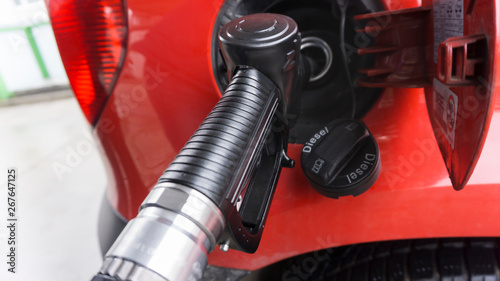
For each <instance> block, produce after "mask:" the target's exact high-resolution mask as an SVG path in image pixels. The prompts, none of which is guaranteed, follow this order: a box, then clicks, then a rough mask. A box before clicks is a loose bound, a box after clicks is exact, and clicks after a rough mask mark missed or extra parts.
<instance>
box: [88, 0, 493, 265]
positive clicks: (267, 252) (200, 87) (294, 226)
mask: <svg viewBox="0 0 500 281" xmlns="http://www.w3.org/2000/svg"><path fill="white" fill-rule="evenodd" d="M478 1H480V0H478ZM396 2H397V3H400V4H397V3H396ZM214 3H215V4H214ZM385 3H386V5H387V6H389V7H391V8H396V7H397V8H409V7H415V6H418V1H385ZM220 4H221V1H217V2H212V1H199V0H197V1H196V0H177V1H163V0H161V1H148V2H147V4H145V2H141V1H139V0H129V1H128V9H129V25H130V26H129V46H128V54H127V58H126V59H125V66H124V68H123V70H122V73H121V76H120V79H119V81H118V83H117V87H116V89H115V91H114V93H113V95H112V96H111V98H110V100H109V102H108V104H107V106H106V109H105V111H104V113H103V114H102V116H101V119H100V121H99V123H98V125H97V131H96V132H97V134H98V135H99V136H100V139H101V141H102V144H103V147H104V150H105V153H106V156H107V158H108V159H109V163H110V168H111V167H112V169H111V171H112V172H111V175H112V177H111V180H110V186H109V188H108V197H109V198H110V200H111V202H112V204H113V206H114V207H115V208H117V210H118V211H119V212H120V213H121V214H123V215H124V216H125V217H126V218H128V219H131V218H132V217H133V216H134V215H135V214H136V213H137V210H138V207H139V205H140V203H141V202H142V200H143V199H144V197H145V196H146V195H147V193H148V191H149V190H150V188H151V187H152V186H153V185H154V184H155V183H156V181H157V179H158V177H159V176H160V175H161V173H162V172H163V171H164V169H165V168H166V167H167V166H168V164H169V163H170V161H171V160H172V159H173V157H174V156H175V155H176V153H177V152H178V151H179V150H180V148H181V147H182V146H183V145H184V143H185V142H186V141H187V139H188V138H189V136H190V135H191V134H192V133H193V132H194V131H195V129H196V128H197V126H198V125H199V124H200V123H201V121H202V120H203V118H204V117H205V116H206V115H207V114H208V112H209V111H210V110H211V108H212V106H213V105H214V104H215V103H216V101H217V100H218V97H219V93H218V91H217V89H216V87H215V85H214V83H213V78H212V70H211V65H210V55H209V52H210V49H209V48H210V45H211V42H210V41H211V34H212V29H211V28H212V26H213V21H214V20H215V17H216V15H217V12H218V9H219V6H220ZM495 8H496V7H495ZM496 25H498V23H496ZM364 121H365V123H366V124H367V126H368V127H369V128H370V131H371V132H372V133H373V134H374V136H375V138H376V139H377V141H378V144H379V147H380V151H381V159H382V172H381V174H380V177H379V179H378V181H377V183H376V184H375V185H374V186H373V187H372V188H371V189H370V190H369V191H368V192H366V193H365V194H363V195H361V196H359V197H356V198H341V199H339V200H333V199H328V198H325V197H323V196H321V195H319V194H317V193H316V192H315V191H314V190H313V189H312V188H311V187H310V186H309V185H308V183H307V181H306V179H305V177H304V175H303V173H302V171H301V168H300V167H298V166H297V167H295V168H294V169H284V170H283V172H282V175H281V178H280V182H279V185H278V187H277V191H276V194H275V197H274V200H273V202H272V206H271V211H270V214H269V218H268V220H267V224H266V229H265V231H264V234H263V237H262V242H261V245H260V247H259V250H258V251H257V252H256V253H255V254H253V255H249V254H243V253H240V252H236V251H232V250H230V251H229V252H228V253H222V252H220V251H219V250H216V251H215V252H214V253H212V254H211V255H210V263H211V264H214V265H219V266H225V267H232V268H241V269H257V268H260V267H263V266H265V265H268V264H270V263H273V262H276V261H279V260H281V259H284V258H287V257H290V256H293V255H297V254H300V253H304V252H309V251H313V250H317V249H321V248H326V247H332V246H339V245H344V244H351V243H359V242H368V241H379V240H391V239H402V238H423V237H449V236H500V224H498V223H496V222H497V221H498V218H499V215H500V204H499V203H498V202H500V184H499V183H500V173H499V172H498V171H500V161H499V160H500V159H499V158H498V157H497V156H496V155H498V150H499V144H500V101H499V100H497V103H496V108H495V111H494V112H493V121H492V124H491V129H490V134H489V136H488V138H487V140H486V143H485V146H484V149H483V156H482V157H481V158H480V159H479V162H478V166H477V168H476V171H475V174H474V176H473V177H472V178H471V179H470V181H469V185H468V187H467V188H466V189H465V190H464V191H461V192H456V191H454V190H453V188H452V187H451V183H450V180H449V178H448V173H447V171H446V168H445V165H444V163H443V160H442V157H441V154H440V152H439V149H438V146H437V143H436V140H435V138H434V135H433V132H432V128H431V124H430V120H429V117H428V114H427V110H426V104H425V97H424V93H423V90H422V89H412V90H409V89H397V90H392V89H388V90H386V92H385V93H384V94H383V96H382V97H381V99H380V100H379V101H378V102H377V104H376V105H375V107H374V108H373V110H372V111H371V112H370V113H369V114H368V115H367V116H366V117H365V118H364ZM300 150H301V147H300V146H298V145H290V148H289V153H290V156H291V157H292V158H294V159H295V160H299V159H300ZM296 162H297V163H300V161H296Z"/></svg>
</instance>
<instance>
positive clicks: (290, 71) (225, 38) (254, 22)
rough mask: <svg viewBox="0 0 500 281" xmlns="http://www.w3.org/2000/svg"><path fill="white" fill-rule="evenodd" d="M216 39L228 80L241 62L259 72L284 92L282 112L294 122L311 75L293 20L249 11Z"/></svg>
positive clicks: (277, 15)
mask: <svg viewBox="0 0 500 281" xmlns="http://www.w3.org/2000/svg"><path fill="white" fill-rule="evenodd" d="M219 43H220V44H219V46H220V49H221V52H222V55H223V57H224V61H225V63H226V66H227V69H228V75H229V81H231V78H232V77H233V75H234V73H235V72H236V71H237V70H238V69H239V68H241V67H244V66H251V67H253V68H255V69H257V70H258V71H260V72H262V73H263V74H264V75H265V76H267V77H269V78H270V79H271V80H272V81H275V83H276V86H278V88H279V89H280V91H281V93H282V94H283V96H284V100H283V104H282V105H281V106H284V107H285V109H284V110H282V112H283V113H285V114H286V116H287V118H288V120H289V121H290V123H291V125H293V123H294V122H295V120H296V119H297V118H298V115H299V112H300V91H301V89H302V88H303V85H304V84H305V83H306V82H307V81H308V80H309V76H310V74H309V68H308V65H307V61H305V60H303V58H302V55H301V35H300V32H299V30H298V28H297V24H296V23H295V21H294V20H293V19H291V18H289V17H287V16H285V15H280V14H266V13H263V14H253V15H248V16H245V17H243V18H241V19H238V20H234V21H232V22H231V24H226V25H224V26H223V27H222V29H221V30H220V32H219Z"/></svg>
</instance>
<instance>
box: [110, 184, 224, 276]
mask: <svg viewBox="0 0 500 281" xmlns="http://www.w3.org/2000/svg"><path fill="white" fill-rule="evenodd" d="M224 226H225V221H224V219H223V216H222V213H221V211H220V210H219V208H218V207H217V206H216V205H215V204H214V203H213V202H212V201H211V200H210V199H208V198H207V197H205V196H204V195H203V194H201V193H200V192H198V191H196V190H194V189H191V188H187V187H184V186H182V185H179V184H172V183H161V184H158V185H157V186H156V187H155V188H154V189H153V190H152V191H151V192H150V194H149V195H148V197H147V198H146V199H145V200H144V203H143V204H142V206H141V210H140V212H139V215H137V217H136V218H134V219H133V220H131V221H130V222H129V223H128V224H127V226H126V227H125V229H124V230H123V231H122V233H121V234H120V236H119V237H118V238H117V239H116V241H115V243H114V244H113V246H112V247H111V249H110V250H109V251H108V253H107V254H106V260H105V262H104V264H103V267H102V269H101V273H103V274H107V275H111V274H113V275H112V276H117V277H120V278H122V277H123V276H125V277H126V278H128V279H124V280H132V281H143V280H148V281H149V280H155V281H156V280H162V281H163V279H154V278H160V277H161V278H164V280H170V281H173V280H200V279H201V278H202V274H203V270H204V269H205V267H206V265H207V263H208V261H207V256H208V253H209V252H210V251H212V250H213V249H214V248H215V246H216V242H217V239H219V237H220V235H221V234H222V231H223V230H224ZM132 271H133V272H132ZM151 274H153V275H155V274H156V275H158V276H157V277H154V278H153V277H149V276H150V275H151ZM153 275H151V276H153ZM122 279H123V278H122Z"/></svg>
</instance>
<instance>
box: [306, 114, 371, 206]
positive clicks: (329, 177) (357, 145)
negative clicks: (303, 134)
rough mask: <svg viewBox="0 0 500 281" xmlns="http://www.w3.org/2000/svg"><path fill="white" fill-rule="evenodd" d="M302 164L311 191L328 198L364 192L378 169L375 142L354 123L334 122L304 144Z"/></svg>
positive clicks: (346, 120) (345, 120)
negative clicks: (312, 189)
mask: <svg viewBox="0 0 500 281" xmlns="http://www.w3.org/2000/svg"><path fill="white" fill-rule="evenodd" d="M301 162H302V170H303V171H304V173H305V175H306V177H307V179H308V180H309V183H310V184H311V185H312V187H313V188H314V189H315V190H316V191H317V192H319V193H321V194H322V195H324V196H327V197H330V198H339V197H340V196H348V195H353V196H358V195H360V194H361V193H363V192H365V191H367V190H368V189H369V188H370V187H371V186H372V185H373V184H374V183H375V181H376V180H377V178H378V175H379V174H380V166H381V165H380V154H379V150H378V146H377V142H376V141H375V139H374V138H373V136H372V135H371V133H370V131H369V130H368V128H366V126H365V124H364V123H363V122H361V121H359V120H355V119H341V120H336V121H334V122H332V123H330V124H329V125H327V126H325V127H323V128H321V129H320V130H319V131H318V132H317V133H316V134H314V136H312V137H311V138H310V139H309V141H307V142H306V143H305V144H304V147H303V149H302V158H301Z"/></svg>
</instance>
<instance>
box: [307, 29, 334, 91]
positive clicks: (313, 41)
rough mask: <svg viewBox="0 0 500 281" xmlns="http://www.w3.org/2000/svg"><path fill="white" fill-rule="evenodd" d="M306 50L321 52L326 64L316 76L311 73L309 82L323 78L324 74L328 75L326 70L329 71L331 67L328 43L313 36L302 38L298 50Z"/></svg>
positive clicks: (331, 60) (331, 55)
mask: <svg viewBox="0 0 500 281" xmlns="http://www.w3.org/2000/svg"><path fill="white" fill-rule="evenodd" d="M306 48H318V49H320V50H321V51H323V54H324V55H325V61H326V62H325V66H324V67H323V69H322V70H321V71H320V72H319V73H318V74H316V75H313V74H312V73H311V77H310V78H309V82H315V81H318V80H319V79H321V78H323V77H324V76H325V75H326V73H328V70H330V67H332V63H333V52H332V49H331V48H330V46H329V45H328V43H326V42H325V41H324V40H323V39H321V38H319V37H315V36H309V37H305V38H302V45H300V50H304V49H306Z"/></svg>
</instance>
